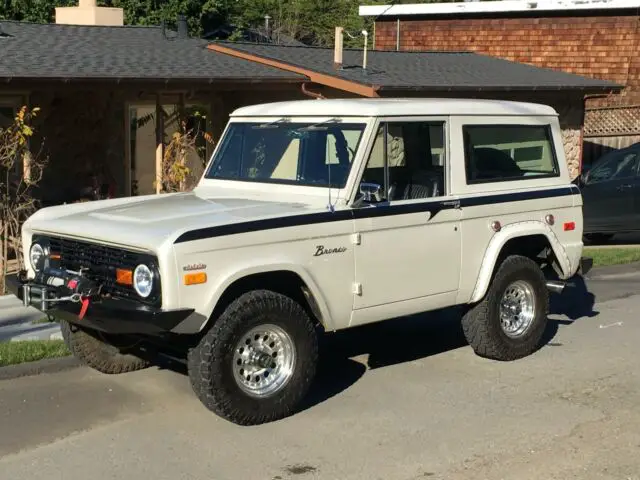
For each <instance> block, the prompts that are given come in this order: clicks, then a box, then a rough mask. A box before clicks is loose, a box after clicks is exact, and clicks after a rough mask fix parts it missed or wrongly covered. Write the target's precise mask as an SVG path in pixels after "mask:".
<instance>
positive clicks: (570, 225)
mask: <svg viewBox="0 0 640 480" xmlns="http://www.w3.org/2000/svg"><path fill="white" fill-rule="evenodd" d="M562 229H563V230H564V231H565V232H571V231H573V230H575V229H576V222H565V223H564V225H563V226H562Z"/></svg>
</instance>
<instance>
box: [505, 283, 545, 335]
mask: <svg viewBox="0 0 640 480" xmlns="http://www.w3.org/2000/svg"><path fill="white" fill-rule="evenodd" d="M535 314H536V303H535V295H534V293H533V288H532V287H531V285H529V284H528V283H527V282H524V281H522V280H518V281H516V282H513V283H512V284H511V285H509V286H508V287H507V288H506V290H505V291H504V294H503V295H502V299H501V300H500V325H501V326H502V331H503V332H504V333H506V334H507V336H509V337H511V338H517V337H520V336H522V335H523V334H524V333H525V332H526V331H527V330H528V329H529V327H530V326H531V323H532V322H533V319H534V318H535Z"/></svg>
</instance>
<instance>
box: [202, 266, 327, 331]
mask: <svg viewBox="0 0 640 480" xmlns="http://www.w3.org/2000/svg"><path fill="white" fill-rule="evenodd" d="M283 271H284V272H291V273H294V274H296V275H298V277H300V278H301V279H302V281H303V282H304V284H305V285H306V286H307V288H308V289H309V293H310V294H311V296H312V297H313V300H314V302H315V304H316V307H317V309H318V310H319V313H320V317H321V318H319V319H318V321H320V323H321V324H322V325H323V326H324V328H325V329H326V330H332V329H333V320H332V319H331V314H330V313H329V309H328V307H327V302H326V300H325V298H324V296H323V295H322V293H321V291H320V289H319V287H318V285H317V284H316V282H315V281H314V280H313V278H312V277H311V276H310V275H309V273H308V272H307V271H306V270H305V269H304V268H301V267H300V266H299V265H296V264H293V263H270V264H265V263H260V265H247V266H245V267H243V268H241V269H239V270H234V271H233V273H230V274H228V275H225V276H223V277H221V279H220V280H219V281H218V282H217V283H216V284H215V285H214V286H213V288H212V292H213V295H211V297H210V298H209V301H208V302H207V304H206V305H205V311H206V320H205V321H204V322H203V323H202V325H201V326H200V330H202V329H204V328H205V327H206V326H207V324H208V323H209V321H210V320H211V318H210V317H211V314H212V313H213V311H214V309H215V307H216V305H217V304H218V302H219V301H220V298H221V297H222V295H223V294H224V292H226V291H227V289H228V288H229V287H230V286H231V285H232V284H233V283H234V282H236V281H238V280H241V279H243V278H245V277H248V276H251V275H256V274H265V273H272V272H283ZM312 308H313V306H312Z"/></svg>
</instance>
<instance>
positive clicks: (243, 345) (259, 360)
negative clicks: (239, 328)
mask: <svg viewBox="0 0 640 480" xmlns="http://www.w3.org/2000/svg"><path fill="white" fill-rule="evenodd" d="M295 364H296V349H295V346H294V344H293V340H292V339H291V337H290V336H289V334H287V332H285V331H284V330H283V329H282V328H280V327H278V326H276V325H261V326H259V327H255V328H253V329H251V330H250V331H249V332H247V333H246V334H245V335H243V337H242V339H241V340H240V342H238V344H237V345H236V348H235V350H234V352H233V374H234V377H235V379H236V382H237V383H238V386H239V387H240V388H241V389H242V390H243V391H244V392H245V393H247V394H249V395H251V396H254V397H267V396H270V395H273V394H274V393H276V392H277V391H279V390H280V389H282V388H283V387H284V386H285V385H286V384H287V383H288V382H289V380H290V379H291V376H292V375H293V371H294V368H295Z"/></svg>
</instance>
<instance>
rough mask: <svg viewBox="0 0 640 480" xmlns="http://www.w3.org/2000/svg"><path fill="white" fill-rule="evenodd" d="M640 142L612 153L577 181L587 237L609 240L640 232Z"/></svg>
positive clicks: (602, 240)
mask: <svg viewBox="0 0 640 480" xmlns="http://www.w3.org/2000/svg"><path fill="white" fill-rule="evenodd" d="M639 164H640V143H635V144H633V145H631V146H629V147H626V148H622V149H620V150H614V151H612V152H609V153H607V154H605V155H603V156H602V157H600V158H599V159H598V160H596V161H595V162H594V163H593V165H592V166H591V168H590V169H588V170H587V171H585V172H584V173H583V174H582V175H581V176H580V177H579V178H578V179H577V180H578V182H577V184H578V186H579V187H580V189H581V193H582V200H583V202H584V212H583V216H584V236H585V239H586V240H588V241H591V242H605V241H607V240H609V239H611V238H612V237H613V236H614V235H616V234H619V233H628V232H637V231H640V173H639V172H638V166H639Z"/></svg>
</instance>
